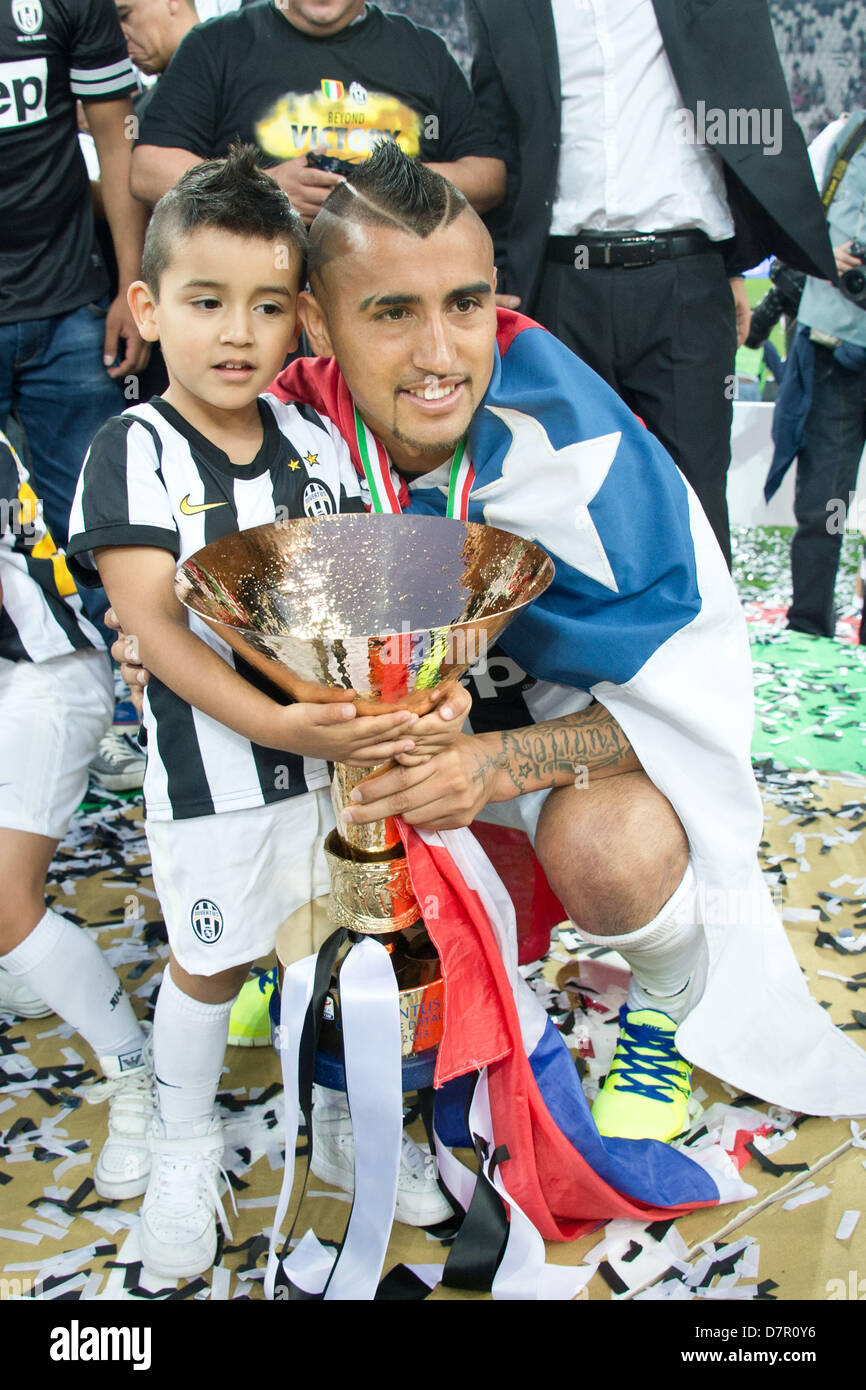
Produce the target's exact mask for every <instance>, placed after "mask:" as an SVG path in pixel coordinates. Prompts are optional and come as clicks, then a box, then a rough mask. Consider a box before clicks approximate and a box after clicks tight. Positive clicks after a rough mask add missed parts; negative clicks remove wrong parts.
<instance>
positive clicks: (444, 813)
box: [343, 725, 499, 830]
mask: <svg viewBox="0 0 866 1390" xmlns="http://www.w3.org/2000/svg"><path fill="white" fill-rule="evenodd" d="M416 728H417V725H416ZM412 732H413V735H414V733H415V730H414V729H413V730H412ZM498 772H499V762H498V760H497V759H496V757H494V756H491V755H490V753H489V752H488V751H487V749H486V748H485V746H484V744H483V743H482V741H481V739H479V738H478V737H476V736H475V735H473V734H461V735H459V736H458V737H457V738H456V739H455V740H454V742H453V743H452V744H451V746H450V747H449V748H445V749H443V751H442V752H441V753H437V754H436V756H435V757H433V758H429V759H427V761H426V762H424V763H422V764H420V765H419V766H417V767H395V768H393V769H391V770H389V771H387V772H383V773H382V774H381V775H380V776H377V777H375V778H365V780H364V781H363V782H362V783H360V785H359V786H357V787H356V788H355V789H354V791H353V792H352V800H353V802H355V803H356V804H355V805H354V806H353V807H352V808H351V809H347V810H346V811H344V812H343V820H344V822H345V823H346V824H347V825H368V824H369V823H370V821H375V820H384V819H385V817H386V816H402V817H403V819H404V820H405V821H406V822H407V823H408V824H409V825H423V826H424V828H425V829H426V830H458V829H459V828H460V827H461V826H464V825H471V824H472V822H473V821H474V819H475V817H476V816H477V814H478V812H479V811H480V810H481V808H482V807H483V806H486V805H487V802H488V801H490V800H491V797H492V794H493V791H494V785H495V781H496V777H497V774H498Z"/></svg>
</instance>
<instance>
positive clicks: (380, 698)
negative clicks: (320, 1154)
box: [175, 513, 553, 1056]
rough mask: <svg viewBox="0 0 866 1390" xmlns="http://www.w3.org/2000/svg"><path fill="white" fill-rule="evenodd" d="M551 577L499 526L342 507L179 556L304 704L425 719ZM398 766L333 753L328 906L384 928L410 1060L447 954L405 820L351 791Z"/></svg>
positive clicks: (220, 628) (205, 603) (271, 672)
mask: <svg viewBox="0 0 866 1390" xmlns="http://www.w3.org/2000/svg"><path fill="white" fill-rule="evenodd" d="M552 578H553V563H552V561H551V560H550V558H549V556H548V555H547V554H546V553H545V552H544V551H543V550H542V549H541V548H540V547H539V546H537V545H533V544H532V543H531V542H529V541H526V540H523V539H522V538H521V537H519V536H513V535H511V534H510V533H508V532H506V531H499V530H496V529H495V528H494V527H491V526H483V525H478V524H475V523H472V522H465V521H454V520H446V519H443V518H440V517H427V516H405V515H400V516H392V515H385V516H378V515H369V516H368V515H365V514H360V513H344V514H342V515H337V516H325V517H310V518H301V519H298V520H291V521H275V522H270V523H267V524H266V525H263V526H254V527H251V528H250V529H249V530H246V531H239V532H235V533H233V534H231V535H228V536H225V537H223V538H222V539H220V540H215V541H212V542H211V543H210V544H209V545H207V546H205V547H204V549H202V550H199V551H197V552H196V553H195V554H194V555H191V556H190V557H189V558H188V559H187V560H185V561H184V562H183V563H182V564H181V565H180V566H179V567H178V570H177V575H176V578H175V592H176V594H177V597H178V598H179V600H180V602H181V603H182V604H183V605H184V606H185V607H186V608H187V609H188V610H189V612H190V613H191V614H193V615H194V616H195V618H197V619H199V620H201V621H202V622H204V623H206V624H207V625H208V626H209V627H210V628H212V629H213V631H214V632H216V633H217V634H218V635H219V636H220V637H221V638H223V640H224V641H225V642H226V643H227V644H228V646H229V647H230V648H231V649H232V650H233V651H234V652H236V653H237V654H238V655H239V656H240V657H242V658H243V660H244V661H246V662H248V663H249V664H250V665H251V666H253V667H255V668H256V669H257V670H258V671H260V672H261V673H262V674H263V675H265V676H266V677H267V678H268V679H269V680H270V681H271V682H272V684H273V685H274V686H276V687H277V688H278V689H279V690H281V691H283V692H284V693H285V694H288V695H289V696H291V697H292V698H293V699H295V700H299V701H304V702H321V701H324V700H335V699H336V700H339V699H343V698H345V692H346V691H349V690H351V691H353V692H354V695H353V697H352V698H353V699H354V701H355V703H356V706H357V709H358V712H359V714H377V713H386V712H389V711H392V710H398V709H409V710H412V711H413V712H414V713H416V714H419V715H423V714H426V713H427V712H428V711H429V710H430V709H431V708H432V706H433V703H434V700H433V698H432V692H433V691H434V690H436V689H437V688H438V687H441V686H442V685H443V684H444V683H445V682H448V681H457V680H459V678H460V677H461V676H462V675H463V673H464V672H465V671H466V670H467V669H468V668H469V667H470V666H472V665H473V664H474V663H475V662H476V661H478V660H479V659H481V658H483V657H484V656H485V654H486V652H487V650H488V648H489V647H490V646H492V644H493V643H494V642H495V640H496V638H497V637H498V636H499V634H500V633H501V632H502V631H503V629H504V628H505V627H506V626H507V625H508V623H509V622H510V621H511V620H512V618H514V617H515V616H516V615H517V614H518V613H519V612H520V610H521V609H523V608H524V607H526V605H527V604H528V603H531V602H532V600H533V599H535V598H537V597H538V596H539V594H541V593H543V592H544V590H545V589H546V588H547V587H548V585H549V584H550V582H551V580H552ZM387 766H389V764H385V765H380V766H379V767H378V768H375V769H372V770H371V769H370V768H364V767H361V768H356V767H349V766H348V765H347V764H344V763H337V764H335V769H334V780H333V783H332V798H333V801H334V809H335V812H336V817H337V829H336V830H335V831H333V832H332V833H331V834H330V835H329V837H328V840H327V842H326V844H325V847H324V849H325V854H326V856H327V860H328V865H329V869H330V873H331V893H330V898H329V905H328V916H329V918H330V920H331V921H332V922H333V923H334V924H335V925H336V926H338V927H343V928H346V930H347V931H348V932H349V934H350V937H351V938H352V939H353V940H357V939H359V938H360V937H361V936H364V935H375V936H377V937H379V939H380V940H381V942H382V944H383V945H384V946H385V949H386V950H387V951H388V952H389V954H390V955H391V959H392V964H393V966H394V971H395V974H396V976H397V980H398V986H399V995H400V1008H401V1027H402V1034H403V1053H404V1056H411V1055H413V1054H417V1053H419V1052H425V1051H426V1050H427V1049H429V1048H431V1047H435V1046H436V1044H437V1042H438V1041H439V1038H440V1036H441V1030H442V1026H443V1017H444V982H443V980H442V979H441V976H440V975H439V973H438V959H437V957H436V953H435V950H434V949H433V947H432V943H431V942H430V941H429V938H428V937H427V934H426V931H425V929H424V924H423V918H422V914H421V911H420V908H419V906H418V903H417V901H416V899H415V895H414V892H413V890H412V885H411V882H410V879H409V873H408V866H407V862H406V859H405V856H404V851H403V846H402V843H401V840H400V834H399V831H398V829H397V825H396V821H395V820H394V818H393V817H388V818H387V819H385V820H381V821H374V822H373V823H372V824H368V825H346V824H344V823H343V822H342V820H341V811H342V810H343V809H344V808H345V807H346V806H347V805H349V804H350V796H351V792H352V790H353V788H354V787H355V786H356V785H357V784H358V783H359V782H360V781H362V780H366V779H367V778H370V777H375V776H377V775H379V774H380V773H381V772H382V771H384V770H385V768H386V767H387ZM334 995H335V999H337V998H338V997H339V995H338V988H337V987H336V982H335V990H334Z"/></svg>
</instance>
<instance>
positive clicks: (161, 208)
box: [141, 144, 309, 297]
mask: <svg viewBox="0 0 866 1390" xmlns="http://www.w3.org/2000/svg"><path fill="white" fill-rule="evenodd" d="M258 158H259V151H258V150H257V149H256V147H255V145H240V144H235V145H232V146H231V148H230V149H229V152H228V155H227V156H226V158H225V159H209V160H206V161H205V163H204V164H197V165H196V166H195V167H194V168H193V169H188V170H187V172H186V173H185V174H184V175H182V177H181V178H180V179H178V181H177V183H176V184H175V186H174V188H171V189H169V191H168V193H166V194H165V195H164V197H162V198H160V200H159V202H158V203H157V205H156V207H155V208H154V210H153V216H152V217H151V219H150V225H149V226H148V229H147V235H146V237H145V239H144V252H143V254H142V258H141V278H142V279H143V280H144V281H145V283H146V284H147V285H148V287H149V288H150V290H151V292H152V293H153V294H154V296H156V297H158V295H159V282H160V279H161V277H162V274H163V271H164V270H165V269H166V267H167V266H168V265H170V264H171V257H172V250H173V247H174V244H175V242H176V241H177V239H178V238H179V237H183V236H188V235H189V233H190V232H194V231H196V230H197V229H198V228H199V227H216V228H217V229H218V230H219V231H224V232H234V233H236V235H238V236H245V237H259V238H261V240H262V241H271V242H273V241H279V240H280V239H281V238H282V239H283V240H284V241H285V242H286V243H287V245H289V246H293V247H294V249H295V251H296V253H297V256H298V260H299V262H300V266H299V270H300V277H299V283H300V284H301V285H303V284H304V283H305V280H306V260H307V248H308V244H309V243H308V241H307V232H306V228H305V227H304V224H303V222H302V221H301V219H300V217H299V216H298V214H297V213H296V212H295V209H294V208H293V207H292V204H291V202H290V201H289V198H288V196H287V194H285V193H284V192H283V190H282V189H281V188H280V186H279V184H278V183H277V182H276V180H275V179H273V178H271V176H270V174H268V173H266V172H265V171H264V169H259V168H258V167H257V166H256V160H257V159H258Z"/></svg>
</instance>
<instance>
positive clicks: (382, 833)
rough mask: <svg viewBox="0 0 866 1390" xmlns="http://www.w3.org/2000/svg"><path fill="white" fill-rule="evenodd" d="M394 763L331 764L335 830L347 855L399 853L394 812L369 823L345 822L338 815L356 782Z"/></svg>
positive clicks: (373, 856)
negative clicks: (349, 765) (364, 765)
mask: <svg viewBox="0 0 866 1390" xmlns="http://www.w3.org/2000/svg"><path fill="white" fill-rule="evenodd" d="M393 766H394V764H393V762H387V763H379V765H378V766H377V767H373V768H370V767H348V766H347V764H346V763H335V764H334V777H333V781H332V782H331V801H332V803H333V807H334V815H335V816H336V818H337V834H338V836H339V838H340V840H341V842H342V849H343V852H344V855H345V857H346V858H347V859H357V860H362V861H363V860H368V861H369V860H373V861H375V860H376V859H391V858H393V857H394V856H395V854H396V853H398V852H399V853H401V854H402V844H401V841H400V832H399V831H398V829H397V822H396V820H395V819H394V817H393V816H388V817H386V818H385V819H384V820H376V821H372V822H371V823H370V824H369V825H345V824H344V822H343V821H342V819H341V812H342V811H343V810H344V809H345V808H346V807H347V806H348V807H351V806H352V805H353V804H354V803H353V802H352V799H351V796H352V792H353V791H354V789H355V787H357V785H358V783H359V782H365V781H367V780H368V779H370V778H373V777H380V776H381V775H382V773H383V772H389V771H390V769H391V768H392V767H393Z"/></svg>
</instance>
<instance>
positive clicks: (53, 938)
mask: <svg viewBox="0 0 866 1390" xmlns="http://www.w3.org/2000/svg"><path fill="white" fill-rule="evenodd" d="M0 965H2V966H3V969H4V970H8V972H9V974H10V975H14V976H15V978H16V979H18V980H21V981H22V982H23V983H24V984H26V985H27V987H28V989H32V991H33V993H34V994H38V996H39V998H40V999H44V1000H45V1003H46V1004H48V1005H50V1007H51V1008H52V1009H53V1010H54V1012H55V1013H58V1014H59V1015H60V1017H61V1018H62V1019H64V1020H65V1021H66V1022H67V1023H71V1024H72V1027H73V1028H74V1029H75V1030H76V1032H78V1033H80V1034H81V1036H82V1037H83V1038H84V1039H85V1041H86V1042H88V1043H89V1044H90V1046H91V1047H92V1048H93V1051H94V1052H95V1053H96V1055H97V1057H115V1058H117V1059H118V1060H119V1062H120V1070H127V1069H128V1068H129V1067H130V1066H134V1065H140V1061H141V1058H140V1055H138V1058H137V1061H136V1057H137V1054H140V1053H141V1049H142V1048H143V1046H144V1034H143V1032H142V1030H141V1027H140V1025H139V1022H138V1019H137V1018H136V1017H135V1014H134V1013H133V1009H132V1005H131V1004H130V1002H129V999H128V998H127V996H126V994H125V993H124V989H123V985H122V984H121V983H120V981H119V980H118V978H117V976H116V975H115V973H114V971H113V970H112V968H111V966H110V965H109V964H108V961H107V960H106V959H105V956H104V955H103V954H102V952H101V951H100V949H99V947H98V946H97V944H96V942H95V941H94V940H93V937H91V936H88V935H87V933H86V932H85V931H82V930H81V928H80V927H77V926H76V925H75V923H74V922H69V921H67V919H66V918H65V917H61V916H60V915H59V913H57V912H52V911H51V909H50V908H46V911H45V916H44V917H43V918H41V920H40V921H39V922H37V924H36V926H35V927H34V928H33V930H32V932H31V933H30V935H29V936H26V937H25V938H24V940H23V941H22V942H21V943H20V944H19V945H18V946H16V947H15V949H14V950H13V951H9V952H8V953H7V954H6V955H5V956H0ZM124 1064H125V1065H124Z"/></svg>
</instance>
